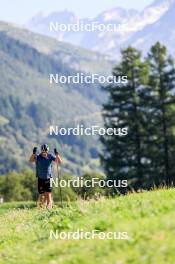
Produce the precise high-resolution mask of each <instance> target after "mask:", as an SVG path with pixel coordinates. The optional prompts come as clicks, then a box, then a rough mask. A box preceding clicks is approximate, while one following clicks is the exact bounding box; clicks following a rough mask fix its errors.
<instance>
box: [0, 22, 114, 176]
mask: <svg viewBox="0 0 175 264" xmlns="http://www.w3.org/2000/svg"><path fill="white" fill-rule="evenodd" d="M41 43H42V45H41ZM44 49H45V52H44ZM66 54H67V56H68V57H69V61H67V63H64V60H63V59H62V58H64V59H66ZM90 54H92V55H93V56H89V52H88V51H85V50H81V49H77V48H74V47H72V46H71V45H67V44H63V43H60V42H58V41H56V40H52V39H49V38H47V37H42V36H40V35H37V34H33V33H31V32H29V31H26V30H22V29H17V28H16V27H13V26H12V25H10V24H6V23H0V72H1V86H0V92H1V99H0V104H1V110H0V123H1V128H0V134H1V136H0V142H1V147H0V150H1V158H0V161H1V166H0V172H1V173H6V172H7V171H9V170H11V169H15V170H18V169H20V168H21V167H22V166H24V165H28V163H27V160H28V156H29V154H30V153H31V149H32V148H33V146H34V145H40V144H42V142H48V144H49V145H50V146H51V148H53V147H54V146H57V147H58V148H59V151H60V152H61V154H62V155H63V156H64V159H65V166H64V168H65V169H66V170H68V171H71V172H73V173H75V174H77V173H80V171H81V170H80V169H79V168H80V167H81V168H83V167H84V166H86V168H87V169H90V168H91V165H90V167H89V164H91V161H92V167H93V168H94V165H93V164H97V163H98V162H96V161H93V158H95V159H96V158H97V151H98V149H97V148H94V146H95V145H97V144H96V142H97V139H96V138H90V137H89V138H87V137H84V138H83V137H77V138H76V137H73V138H72V140H71V141H70V138H66V137H63V138H59V137H55V138H54V137H51V138H50V137H49V135H48V134H49V126H50V125H59V126H60V127H61V126H62V127H69V126H70V127H72V126H73V127H74V126H76V125H77V124H79V123H83V124H85V123H86V124H92V123H97V124H99V123H101V116H100V110H101V106H100V105H101V103H102V102H103V100H104V99H105V96H104V95H103V92H102V91H101V87H100V86H99V85H98V84H95V85H78V84H75V85H66V84H65V85H55V86H52V87H50V86H49V74H50V73H59V74H60V75H61V74H62V75H64V74H66V75H73V74H75V73H76V71H77V69H79V71H80V69H81V71H82V72H85V71H89V69H90V68H91V70H92V72H93V69H95V68H96V69H98V72H99V70H100V67H101V69H102V71H103V72H105V68H106V67H107V68H108V70H110V69H111V66H110V65H111V63H110V62H106V61H105V60H104V58H103V57H102V56H101V57H100V59H101V60H102V61H101V62H100V63H101V65H100V66H99V61H98V55H97V54H95V53H91V52H90ZM74 61H76V65H78V66H77V67H76V66H75V67H74ZM95 61H96V62H97V64H95ZM102 62H104V63H102ZM92 64H93V65H94V68H92V66H91V65H92ZM82 65H84V66H82ZM102 65H103V66H102ZM105 65H106V66H105ZM63 145H64V146H63ZM94 153H95V154H94ZM95 166H96V165H95Z"/></svg>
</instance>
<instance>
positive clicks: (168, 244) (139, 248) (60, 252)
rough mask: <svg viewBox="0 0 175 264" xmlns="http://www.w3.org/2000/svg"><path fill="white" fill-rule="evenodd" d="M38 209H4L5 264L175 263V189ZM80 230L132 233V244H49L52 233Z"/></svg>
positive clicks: (0, 233)
mask: <svg viewBox="0 0 175 264" xmlns="http://www.w3.org/2000/svg"><path fill="white" fill-rule="evenodd" d="M33 205H34V204H33V203H25V204H24V205H22V204H21V203H18V204H15V203H14V204H4V205H1V207H0V211H1V212H3V213H1V214H0V259H1V261H0V263H4V264H5V263H9V264H11V263H15V264H16V263H18V264H20V263H21V264H22V263H23V264H26V263H28V264H29V263H30V264H32V263H42V264H44V263H50V264H56V263H59V264H63V263H64V264H79V263H81V264H91V263H92V264H93V263H100V264H107V263H110V264H124V263H129V264H130V263H134V264H137V263H138V264H140V263H148V264H152V263H155V264H157V263H158V264H162V263H166V264H173V263H175V242H174V240H175V220H174V219H175V190H174V189H171V190H159V191H153V192H145V193H140V194H130V195H127V196H122V197H118V198H115V199H104V198H102V199H100V200H99V201H90V202H83V201H78V202H75V203H72V204H69V205H65V208H63V209H62V208H58V207H56V206H55V208H54V210H52V211H51V212H48V211H46V210H42V211H39V210H38V209H36V208H32V207H33ZM22 206H23V207H22ZM9 207H10V209H8V208H9ZM21 208H22V209H21ZM77 229H83V230H84V231H91V230H94V229H98V230H100V231H103V232H108V231H120V232H127V233H128V236H129V239H128V240H99V239H94V240H85V239H84V240H60V239H55V240H51V239H49V233H50V230H58V231H63V230H64V231H65V232H68V231H76V230H77Z"/></svg>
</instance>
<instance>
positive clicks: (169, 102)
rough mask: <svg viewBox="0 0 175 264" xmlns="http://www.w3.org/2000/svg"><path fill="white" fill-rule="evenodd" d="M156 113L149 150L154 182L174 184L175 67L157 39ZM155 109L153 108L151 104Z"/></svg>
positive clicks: (153, 63) (152, 60) (152, 81)
mask: <svg viewBox="0 0 175 264" xmlns="http://www.w3.org/2000/svg"><path fill="white" fill-rule="evenodd" d="M148 61H149V65H150V74H149V86H150V87H151V89H152V102H153V104H154V105H153V106H152V111H151V112H152V116H151V117H150V120H149V127H151V130H150V135H151V137H150V139H151V140H149V144H148V145H149V151H150V157H151V160H152V165H151V166H152V167H153V173H154V176H153V177H154V183H155V184H156V185H160V184H162V183H166V185H167V186H170V184H172V182H173V181H174V178H175V160H174V159H175V158H174V153H175V135H174V132H175V131H174V130H175V104H174V103H175V95H174V91H173V89H174V87H175V68H174V64H173V60H172V58H171V57H170V56H168V55H167V50H166V48H165V46H162V45H161V44H160V43H159V42H157V43H156V44H155V45H154V46H153V47H152V48H151V51H150V53H149V55H148ZM150 108H151V107H150Z"/></svg>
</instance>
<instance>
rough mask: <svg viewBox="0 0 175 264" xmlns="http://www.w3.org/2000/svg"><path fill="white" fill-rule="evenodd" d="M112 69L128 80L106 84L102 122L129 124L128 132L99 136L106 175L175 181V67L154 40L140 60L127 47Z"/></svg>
mask: <svg viewBox="0 0 175 264" xmlns="http://www.w3.org/2000/svg"><path fill="white" fill-rule="evenodd" d="M113 74H114V76H116V77H118V76H120V75H127V76H128V82H127V84H124V85H111V86H109V87H107V88H106V91H107V93H108V95H109V100H108V102H107V103H106V104H105V105H104V108H103V117H104V123H105V127H106V128H115V129H118V128H123V127H127V128H128V135H127V136H125V137H124V136H108V135H105V136H104V137H102V138H101V141H102V143H103V145H104V148H105V151H104V155H101V160H102V163H103V165H104V168H105V170H106V172H107V176H108V178H109V179H120V180H121V179H127V180H128V188H134V189H140V188H147V189H150V188H151V187H153V186H154V185H156V186H160V185H163V184H166V185H167V186H170V185H171V184H174V179H175V178H174V175H175V163H174V155H173V151H174V149H175V137H174V127H175V111H174V110H175V109H174V108H173V104H174V102H175V95H174V92H173V89H174V80H175V68H174V64H173V61H172V59H171V58H170V57H169V56H168V55H167V51H166V48H165V47H164V46H161V44H160V43H156V44H155V45H154V46H153V47H152V48H151V51H150V53H149V56H148V58H147V59H145V60H143V59H142V58H141V53H140V51H138V50H136V49H134V48H131V47H129V48H127V49H125V50H123V51H122V59H121V62H120V63H119V64H118V66H116V67H115V68H114V71H113ZM122 191H123V189H122V190H121V192H122Z"/></svg>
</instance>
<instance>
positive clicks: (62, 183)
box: [50, 177, 128, 188]
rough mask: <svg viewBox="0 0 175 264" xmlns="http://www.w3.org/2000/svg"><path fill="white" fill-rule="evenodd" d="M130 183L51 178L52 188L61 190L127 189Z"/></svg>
mask: <svg viewBox="0 0 175 264" xmlns="http://www.w3.org/2000/svg"><path fill="white" fill-rule="evenodd" d="M127 186H128V181H127V180H105V179H99V178H92V179H89V180H87V179H84V178H83V177H74V178H73V179H67V180H65V179H58V178H51V179H50V187H56V188H58V187H61V188H67V187H68V188H70V187H73V188H80V187H81V188H82V187H86V188H95V187H100V188H106V187H107V188H127Z"/></svg>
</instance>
